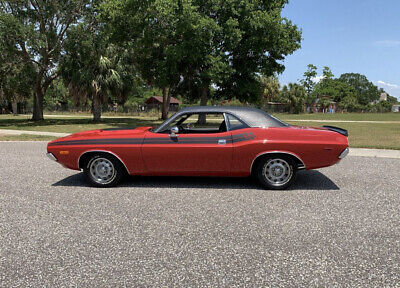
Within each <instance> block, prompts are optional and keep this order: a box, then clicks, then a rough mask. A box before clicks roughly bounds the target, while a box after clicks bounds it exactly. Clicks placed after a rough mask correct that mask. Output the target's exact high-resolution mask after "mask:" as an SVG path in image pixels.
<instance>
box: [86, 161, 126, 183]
mask: <svg viewBox="0 0 400 288" xmlns="http://www.w3.org/2000/svg"><path fill="white" fill-rule="evenodd" d="M123 171H124V170H123V167H122V165H121V163H120V162H119V161H118V160H116V159H115V158H114V157H111V156H108V155H107V156H106V155H95V156H93V157H92V158H90V159H89V161H88V162H87V165H86V166H85V168H84V169H83V172H84V173H85V175H86V177H87V178H88V180H89V182H90V184H91V185H92V186H96V187H113V186H116V185H117V184H118V183H119V182H120V181H121V178H122V176H123Z"/></svg>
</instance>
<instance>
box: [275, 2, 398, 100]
mask: <svg viewBox="0 0 400 288" xmlns="http://www.w3.org/2000/svg"><path fill="white" fill-rule="evenodd" d="M282 14H283V16H284V17H286V18H288V19H289V20H291V21H292V22H293V23H294V24H296V25H297V26H298V27H299V28H301V30H302V38H303V40H302V43H301V48H300V49H299V50H297V51H296V52H294V53H293V54H292V55H289V56H287V57H286V59H285V60H284V62H283V64H284V65H285V67H286V69H285V71H284V72H283V73H282V74H281V75H280V76H279V80H280V82H281V84H287V83H290V82H296V81H297V80H299V79H301V78H302V77H303V73H304V71H305V70H306V69H307V65H308V64H310V63H311V64H314V65H315V66H317V67H318V75H319V76H320V75H321V74H322V68H323V66H328V67H329V68H331V70H332V72H333V74H334V75H335V77H339V76H340V75H341V74H342V73H348V72H353V73H360V74H363V75H365V76H367V78H368V79H369V80H370V81H371V82H373V83H374V84H375V85H377V86H378V87H381V88H383V89H385V91H387V92H388V93H389V94H390V95H392V96H396V97H397V98H398V99H399V100H400V0H330V1H328V0H289V4H287V5H286V7H285V8H284V10H283V12H282Z"/></svg>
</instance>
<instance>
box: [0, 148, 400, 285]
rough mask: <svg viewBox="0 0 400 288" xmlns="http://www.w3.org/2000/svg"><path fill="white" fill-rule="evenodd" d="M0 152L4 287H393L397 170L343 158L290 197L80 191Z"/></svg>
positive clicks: (203, 184)
mask: <svg viewBox="0 0 400 288" xmlns="http://www.w3.org/2000/svg"><path fill="white" fill-rule="evenodd" d="M44 152H45V144H44V143H33V142H25V143H24V142H10V143H0V176H1V178H0V286H2V287H3V286H4V287H10V286H27V285H31V286H32V287H37V286H47V287H57V286H60V287H61V286H64V287H65V286H86V287H100V286H129V287H132V286H140V287H144V286H152V287H161V286H178V287H189V286H190V287H196V286H209V287H235V286H240V287H243V286H258V287H260V286H273V287H279V286H327V285H329V286H334V285H335V284H337V285H341V286H356V285H360V286H362V287H365V286H395V285H399V284H400V159H389V158H367V157H348V158H346V159H344V160H343V161H342V162H341V163H340V164H338V165H336V166H333V167H330V168H326V169H321V170H319V171H304V172H301V173H300V175H299V179H298V181H297V183H296V184H295V186H294V187H293V188H292V189H291V190H289V191H265V190H262V189H260V188H259V187H258V186H257V185H256V184H255V183H253V182H252V181H251V180H250V179H227V178H223V179H212V178H179V177H178V178H175V177H174V178H159V177H157V178H145V177H143V178H130V179H128V180H127V181H125V182H124V183H123V185H122V186H121V187H118V188H113V189H96V188H90V187H87V185H86V182H85V181H84V178H83V175H82V174H81V173H79V172H78V173H77V172H75V171H70V170H66V169H64V168H62V167H61V166H59V165H58V164H57V163H54V162H52V161H50V160H48V159H47V158H45V156H44Z"/></svg>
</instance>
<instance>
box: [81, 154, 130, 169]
mask: <svg viewBox="0 0 400 288" xmlns="http://www.w3.org/2000/svg"><path fill="white" fill-rule="evenodd" d="M91 152H103V153H108V154H111V155H113V156H114V157H115V158H117V159H118V160H119V161H121V163H122V165H124V167H125V170H126V172H128V173H129V174H130V172H129V170H128V168H127V167H126V165H125V163H124V161H122V159H121V158H119V157H118V155H117V154H115V153H113V152H111V151H106V150H88V151H85V152H83V153H82V154H81V156H79V158H78V162H77V164H78V165H77V167H78V168H79V169H81V168H80V167H79V160H80V159H81V157H82V156H83V155H85V154H86V153H91Z"/></svg>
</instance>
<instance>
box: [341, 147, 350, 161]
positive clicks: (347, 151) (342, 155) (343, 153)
mask: <svg viewBox="0 0 400 288" xmlns="http://www.w3.org/2000/svg"><path fill="white" fill-rule="evenodd" d="M349 151H350V150H349V147H347V148H346V149H344V150H343V151H342V153H340V155H339V159H343V158H344V157H346V156H347V154H349Z"/></svg>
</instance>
